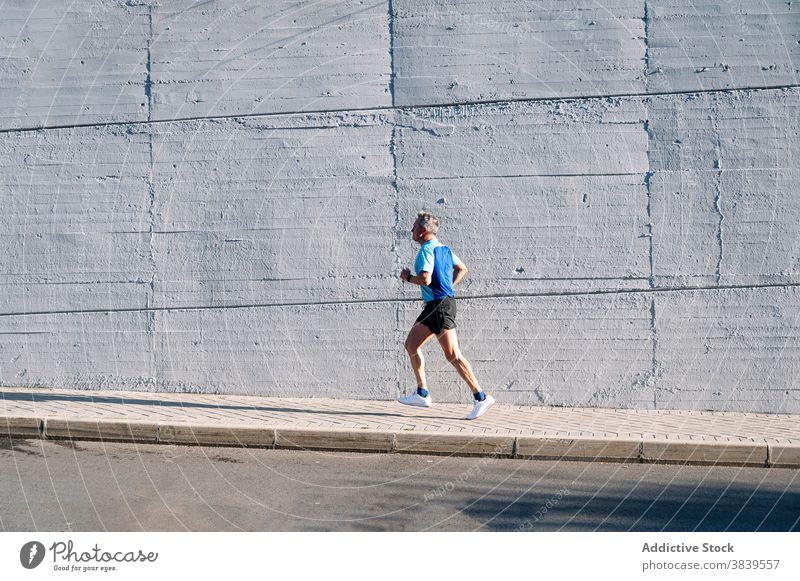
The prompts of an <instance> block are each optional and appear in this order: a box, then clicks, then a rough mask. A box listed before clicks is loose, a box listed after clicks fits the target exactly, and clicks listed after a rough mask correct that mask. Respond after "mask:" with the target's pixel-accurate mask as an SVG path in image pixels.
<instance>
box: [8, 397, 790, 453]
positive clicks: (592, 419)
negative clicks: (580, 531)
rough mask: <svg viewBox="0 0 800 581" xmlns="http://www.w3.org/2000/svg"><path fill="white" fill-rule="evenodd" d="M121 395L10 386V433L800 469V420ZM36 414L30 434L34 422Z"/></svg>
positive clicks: (709, 414)
mask: <svg viewBox="0 0 800 581" xmlns="http://www.w3.org/2000/svg"><path fill="white" fill-rule="evenodd" d="M469 409H470V406H467V405H458V404H440V403H435V404H434V405H433V407H430V408H409V407H408V406H402V405H400V404H398V403H396V402H380V401H364V400H349V399H325V398H307V399H301V398H264V397H251V396H250V397H248V396H241V395H234V396H231V395H208V394H186V393H176V394H167V393H161V394H140V393H136V392H120V391H111V392H105V393H103V394H98V393H97V392H89V391H74V390H72V391H70V390H49V389H38V390H30V389H25V388H3V389H2V391H0V429H2V430H3V431H2V432H0V441H1V440H2V439H3V438H13V437H39V438H43V439H67V440H108V441H138V442H151V443H164V444H175V443H184V444H187V443H188V444H211V445H219V446H231V447H250V446H262V447H275V448H292V449H309V450H338V451H343V450H352V451H360V452H383V453H397V452H399V453H413V454H437V455H448V456H450V455H467V456H484V457H490V458H502V457H513V458H536V459H560V460H584V461H611V462H670V463H696V464H712V465H716V464H722V465H724V464H730V465H736V466H764V467H771V466H777V465H780V466H782V467H786V468H797V467H800V461H798V458H800V456H798V454H797V443H798V440H799V439H800V432H798V422H797V420H798V416H797V415H789V414H753V413H730V412H727V413H720V412H682V411H662V410H617V409H597V408H595V409H591V408H569V407H547V406H535V407H530V406H519V405H504V404H496V405H495V406H494V407H492V409H490V410H489V411H488V412H487V413H486V414H485V415H483V416H481V417H480V418H479V419H477V420H474V421H468V420H465V419H464V416H465V414H466V412H467V411H468V410H469ZM32 420H33V421H35V422H36V428H37V429H36V430H32V426H31V423H30V422H31V421H32Z"/></svg>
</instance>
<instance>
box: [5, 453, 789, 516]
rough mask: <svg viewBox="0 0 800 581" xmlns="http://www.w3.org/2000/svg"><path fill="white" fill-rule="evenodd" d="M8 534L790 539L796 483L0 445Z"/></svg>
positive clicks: (453, 463) (651, 469) (384, 458)
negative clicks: (573, 534)
mask: <svg viewBox="0 0 800 581" xmlns="http://www.w3.org/2000/svg"><path fill="white" fill-rule="evenodd" d="M0 490H2V491H3V494H2V495H0V530H3V531H23V530H25V531H31V530H38V531H143V530H145V531H184V530H191V531H242V530H243V531H329V530H335V531H422V530H450V531H474V530H483V531H520V530H532V531H562V530H563V531H790V530H800V471H798V470H786V469H764V468H731V467H707V466H702V467H701V466H667V465H652V464H604V463H584V462H545V461H523V460H505V459H491V458H450V457H438V456H411V455H400V454H391V455H389V454H348V453H328V452H294V451H285V450H255V449H249V450H246V449H234V448H209V447H206V448H200V447H185V446H157V445H134V444H104V443H100V442H80V443H77V444H73V443H70V442H54V441H45V440H16V441H13V442H12V441H10V440H7V439H0Z"/></svg>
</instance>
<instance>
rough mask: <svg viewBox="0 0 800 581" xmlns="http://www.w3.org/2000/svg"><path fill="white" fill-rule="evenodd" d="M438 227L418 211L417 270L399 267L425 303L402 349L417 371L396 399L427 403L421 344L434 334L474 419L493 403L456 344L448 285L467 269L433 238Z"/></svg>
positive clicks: (453, 303)
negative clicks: (409, 389) (407, 391)
mask: <svg viewBox="0 0 800 581" xmlns="http://www.w3.org/2000/svg"><path fill="white" fill-rule="evenodd" d="M438 233H439V220H438V219H437V218H436V216H434V215H433V214H429V213H428V212H419V214H418V215H417V219H416V220H415V221H414V227H413V228H412V229H411V238H413V239H414V242H418V243H419V244H420V245H421V246H422V247H421V248H420V249H419V252H418V253H417V258H416V260H415V261H414V270H415V271H416V272H417V274H416V276H413V275H412V274H411V271H410V270H409V269H408V268H403V270H402V271H401V272H400V278H401V279H403V280H404V281H406V282H410V283H411V284H416V285H419V286H420V290H422V300H423V302H424V303H425V308H424V309H423V311H422V314H421V315H420V316H419V317H418V318H417V321H416V323H414V326H413V327H411V331H409V332H408V337H407V338H406V352H407V353H408V356H409V358H411V367H413V368H414V375H415V376H416V377H417V391H415V392H414V393H412V394H411V395H407V396H405V397H401V398H400V399H399V400H397V401H399V402H400V403H402V404H405V405H412V406H418V407H431V396H430V394H429V393H428V383H427V380H426V379H425V358H424V357H423V356H422V351H421V348H422V346H423V345H424V344H425V343H426V342H427V341H428V339H430V338H431V337H433V336H434V335H436V338H437V339H438V340H439V345H441V346H442V351H444V356H445V357H446V358H447V360H448V361H449V362H450V363H451V364H452V365H453V367H455V368H456V371H458V374H459V375H460V376H461V377H462V379H463V380H464V381H466V382H467V385H468V386H469V388H470V390H471V391H472V395H473V397H474V398H475V405H474V407H473V408H472V411H471V412H470V413H469V415H468V416H467V417H466V419H468V420H474V419H475V418H478V417H480V416H482V415H483V414H484V413H486V410H488V409H489V408H490V407H491V405H492V404H493V403H494V398H493V397H492V396H491V395H486V394H485V393H484V392H483V390H482V389H481V386H480V385H478V380H477V379H475V374H474V373H472V366H471V365H470V364H469V361H467V360H466V359H465V358H464V356H463V355H462V354H461V350H460V349H459V348H458V338H457V337H456V299H455V297H454V296H453V287H455V286H456V285H457V284H458V283H459V282H460V281H461V279H462V278H464V275H466V274H467V267H466V266H464V263H463V262H461V260H459V258H458V256H456V255H455V254H453V252H452V251H451V250H450V249H449V248H448V247H447V246H445V245H444V244H442V243H441V242H439V240H438V239H437V238H436V235H437V234H438Z"/></svg>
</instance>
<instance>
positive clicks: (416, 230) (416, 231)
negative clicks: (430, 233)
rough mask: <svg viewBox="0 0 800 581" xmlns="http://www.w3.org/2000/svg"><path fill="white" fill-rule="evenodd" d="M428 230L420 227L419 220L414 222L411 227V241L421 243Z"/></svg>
mask: <svg viewBox="0 0 800 581" xmlns="http://www.w3.org/2000/svg"><path fill="white" fill-rule="evenodd" d="M425 231H426V229H425V228H423V227H422V226H420V225H419V218H417V219H416V220H414V225H413V226H412V227H411V239H412V240H413V241H414V242H419V241H420V238H422V236H423V234H424V233H425Z"/></svg>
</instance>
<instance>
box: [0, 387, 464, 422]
mask: <svg viewBox="0 0 800 581" xmlns="http://www.w3.org/2000/svg"><path fill="white" fill-rule="evenodd" d="M0 399H2V400H5V401H29V402H43V403H44V402H52V401H68V402H73V403H108V404H117V405H143V406H161V407H174V408H182V409H187V408H198V409H215V410H246V411H253V412H290V413H303V414H323V415H333V416H383V417H396V418H412V417H413V419H426V420H452V419H457V418H453V417H452V416H421V415H415V416H408V415H405V414H402V413H391V412H379V411H372V410H364V411H353V410H337V409H330V410H315V409H304V408H292V407H281V406H255V405H244V404H220V403H202V402H191V401H189V402H187V401H168V400H163V399H136V398H127V397H118V396H107V395H77V394H76V395H67V394H47V393H36V392H33V391H30V392H18V391H15V392H5V391H2V390H0ZM386 403H391V402H386ZM398 405H400V404H398Z"/></svg>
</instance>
